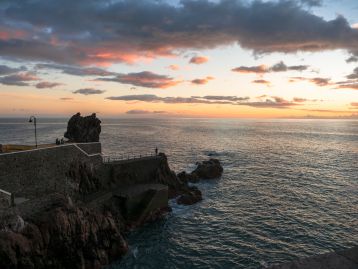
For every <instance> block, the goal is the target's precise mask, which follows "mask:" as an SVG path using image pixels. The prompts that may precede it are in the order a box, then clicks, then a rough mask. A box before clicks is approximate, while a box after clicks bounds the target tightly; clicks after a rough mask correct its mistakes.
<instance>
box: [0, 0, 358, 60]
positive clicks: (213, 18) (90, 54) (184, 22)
mask: <svg viewBox="0 0 358 269" xmlns="http://www.w3.org/2000/svg"><path fill="white" fill-rule="evenodd" d="M301 2H302V3H305V4H304V5H303V4H300V3H298V2H297V1H284V0H281V1H274V2H267V1H260V0H257V1H252V2H250V3H247V2H246V1H240V0H233V1H227V0H221V1H217V2H213V1H208V0H199V1H194V0H184V1H181V2H180V4H178V5H174V4H170V3H168V2H166V1H154V0H141V1H139V0H121V1H111V0H103V1H96V0H76V1H70V0H63V1H58V0H46V1H45V0H35V1H34V0H21V1H20V0H3V1H2V2H1V5H0V15H1V18H0V56H3V57H12V58H18V59H27V60H36V61H52V62H57V63H62V64H82V65H86V64H96V65H103V64H109V63H113V62H133V61H136V60H137V59H138V58H142V57H149V58H151V57H157V56H169V55H173V54H176V53H177V52H178V50H185V49H208V48H214V47H218V46H222V45H229V44H233V43H238V44H240V45H241V46H242V47H243V48H247V49H250V50H253V51H254V52H256V53H270V52H285V53H290V52H297V51H320V50H332V49H344V50H347V51H352V52H353V51H355V50H356V48H357V47H358V29H355V28H352V27H351V26H350V24H349V23H348V21H347V20H346V19H345V18H344V17H343V16H338V17H337V18H335V19H334V20H329V21H327V20H324V19H323V18H322V17H319V16H316V15H314V14H313V13H312V12H311V11H310V9H306V8H305V6H314V5H317V4H319V3H320V1H318V0H301Z"/></svg>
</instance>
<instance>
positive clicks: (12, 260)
mask: <svg viewBox="0 0 358 269" xmlns="http://www.w3.org/2000/svg"><path fill="white" fill-rule="evenodd" d="M62 200H63V203H62V205H59V206H57V207H55V208H53V209H52V210H51V211H44V212H42V213H41V214H40V215H39V216H36V218H35V217H34V218H32V219H29V220H28V222H27V225H26V226H24V227H23V228H22V229H21V230H19V229H17V230H13V229H11V228H8V229H6V230H4V229H3V230H1V231H0V268H3V269H8V268H9V269H10V268H29V269H32V268H34V269H35V268H36V269H42V268H44V269H45V268H55V269H57V268H58V269H60V268H74V269H77V268H78V269H82V268H89V269H92V268H93V269H94V268H101V267H102V266H103V265H107V264H109V263H110V262H112V261H114V260H116V259H118V258H120V257H121V256H122V255H123V254H124V253H126V251H127V249H128V246H127V243H126V241H125V240H124V238H123V236H122V235H121V231H120V225H118V223H117V222H116V221H115V219H114V218H113V216H112V215H111V213H110V212H97V211H94V210H90V209H88V208H81V207H77V206H73V205H71V203H68V200H66V199H62Z"/></svg>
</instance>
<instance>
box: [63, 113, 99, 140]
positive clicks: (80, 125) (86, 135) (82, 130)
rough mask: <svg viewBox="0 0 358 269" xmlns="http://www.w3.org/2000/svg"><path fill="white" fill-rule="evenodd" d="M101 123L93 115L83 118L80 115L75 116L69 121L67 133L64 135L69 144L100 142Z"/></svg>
mask: <svg viewBox="0 0 358 269" xmlns="http://www.w3.org/2000/svg"><path fill="white" fill-rule="evenodd" d="M100 133H101V121H100V120H99V119H98V118H97V117H96V114H95V113H93V114H92V115H90V116H86V117H82V116H81V114H80V113H77V114H75V115H73V116H72V117H71V118H70V120H69V121H68V125H67V132H66V133H65V134H64V136H65V137H66V138H68V140H69V142H75V143H87V142H99V135H100Z"/></svg>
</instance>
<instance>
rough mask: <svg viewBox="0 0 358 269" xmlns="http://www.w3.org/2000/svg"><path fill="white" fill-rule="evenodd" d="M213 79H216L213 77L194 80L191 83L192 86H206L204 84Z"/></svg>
mask: <svg viewBox="0 0 358 269" xmlns="http://www.w3.org/2000/svg"><path fill="white" fill-rule="evenodd" d="M212 79H214V78H213V77H206V78H197V79H193V80H192V81H191V83H192V84H197V85H204V84H206V83H208V82H209V81H210V80H212Z"/></svg>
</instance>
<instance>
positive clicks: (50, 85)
mask: <svg viewBox="0 0 358 269" xmlns="http://www.w3.org/2000/svg"><path fill="white" fill-rule="evenodd" d="M60 85H63V84H62V83H56V82H48V81H42V82H39V83H37V84H36V85H35V86H36V88H38V89H50V88H54V87H57V86H60Z"/></svg>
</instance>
